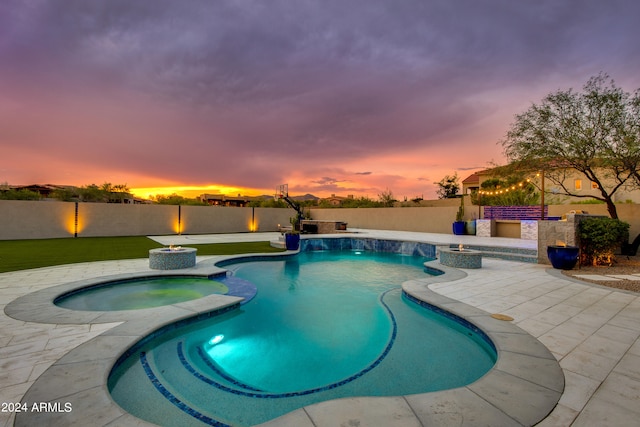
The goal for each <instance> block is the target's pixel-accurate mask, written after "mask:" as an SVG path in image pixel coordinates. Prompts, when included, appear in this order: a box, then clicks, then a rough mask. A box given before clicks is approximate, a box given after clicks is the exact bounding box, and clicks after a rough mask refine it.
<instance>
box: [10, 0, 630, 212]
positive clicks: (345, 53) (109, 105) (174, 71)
mask: <svg viewBox="0 0 640 427" xmlns="http://www.w3.org/2000/svg"><path fill="white" fill-rule="evenodd" d="M638 17H640V2H639V1H637V0H626V1H625V0H609V1H602V0H593V1H592V0H566V1H558V0H550V1H544V0H537V1H533V0H531V1H512V0H484V1H482V0H481V1H479V0H437V1H433V0H388V1H383V0H322V1H321V0H316V1H311V0H289V1H280V0H268V1H266V0H261V1H257V0H255V1H252V0H228V1H227V0H202V1H197V0H184V1H164V0H136V1H132V0H122V1H121V0H109V1H93V0H92V1H84V0H75V1H71V0H69V1H65V0H42V1H40V0H1V1H0V183H5V182H6V183H9V184H14V185H27V184H36V183H37V184H46V183H50V184H69V185H88V184H92V183H95V184H97V185H100V184H102V183H104V182H110V183H112V184H127V185H128V186H129V188H130V189H132V190H134V193H136V194H137V195H140V196H142V197H147V196H148V195H149V194H170V193H172V192H180V193H182V194H183V195H186V196H189V197H192V196H195V195H197V194H200V193H204V192H208V193H217V192H223V193H227V194H236V193H242V194H247V195H258V194H273V193H274V189H275V186H276V185H278V184H282V183H288V184H289V191H290V194H292V195H298V194H304V193H312V194H315V195H316V196H328V195H330V194H336V195H342V196H346V195H348V194H353V195H355V196H368V197H370V198H373V199H377V196H378V194H380V193H381V192H383V191H386V190H390V191H391V192H392V193H393V195H394V196H395V197H396V198H397V199H399V200H402V199H404V197H407V198H409V199H411V198H414V197H416V196H424V198H427V199H429V198H435V197H436V195H435V190H436V186H435V185H434V184H433V183H434V182H436V181H440V180H441V179H442V178H443V177H444V176H445V175H452V174H453V173H455V172H457V173H458V175H459V176H460V178H461V179H463V178H465V177H466V176H468V175H469V174H471V173H473V172H474V171H477V170H479V169H484V168H486V167H488V166H489V164H490V163H491V162H495V163H504V159H503V157H502V146H501V145H499V144H498V142H499V141H500V140H501V139H502V138H503V137H504V135H505V134H506V132H507V130H508V128H509V125H510V124H511V123H512V122H513V119H514V115H515V114H517V113H522V112H523V111H525V110H526V109H527V108H528V107H529V106H530V105H531V104H532V103H538V102H540V101H541V99H542V98H543V97H544V96H545V95H547V94H548V93H551V92H554V91H556V90H558V89H563V90H564V89H569V88H574V89H576V90H581V88H582V86H583V85H584V83H586V81H587V80H588V79H589V78H590V77H591V76H595V75H597V74H598V73H600V72H605V73H607V74H609V75H610V77H611V78H613V79H614V80H615V82H616V84H617V85H618V86H620V87H622V88H623V89H624V90H626V91H628V92H632V91H634V90H635V89H637V88H640V25H639V24H638ZM161 187H163V188H161ZM185 189H191V192H185V191H183V190H185Z"/></svg>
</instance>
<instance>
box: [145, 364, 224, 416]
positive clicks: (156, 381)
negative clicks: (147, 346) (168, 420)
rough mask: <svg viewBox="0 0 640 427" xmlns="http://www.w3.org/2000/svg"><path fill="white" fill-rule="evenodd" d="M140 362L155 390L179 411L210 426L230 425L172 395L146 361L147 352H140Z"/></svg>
mask: <svg viewBox="0 0 640 427" xmlns="http://www.w3.org/2000/svg"><path fill="white" fill-rule="evenodd" d="M140 363H141V364H142V367H143V368H144V372H145V373H146V374H147V377H148V378H149V380H150V381H151V383H152V384H153V386H154V387H155V388H156V390H158V391H159V392H160V394H162V395H163V396H164V397H165V399H167V400H168V401H169V402H171V403H172V404H173V405H175V406H176V407H178V408H179V409H180V410H181V411H183V412H184V413H186V414H189V415H191V416H192V417H193V418H196V419H197V420H199V421H202V422H203V423H205V424H207V425H210V426H215V427H231V426H230V425H229V424H225V423H222V422H220V421H218V420H214V419H213V418H211V417H208V416H206V415H204V414H203V413H201V412H198V411H196V410H195V409H193V408H191V407H189V406H188V405H187V404H186V403H184V402H183V401H181V400H180V399H178V398H177V397H176V396H174V395H173V393H171V392H170V391H169V390H167V389H166V388H165V386H163V385H162V383H161V382H160V380H159V379H158V377H157V376H156V374H155V373H154V372H153V370H152V369H151V366H149V362H148V361H147V354H146V353H145V352H141V353H140Z"/></svg>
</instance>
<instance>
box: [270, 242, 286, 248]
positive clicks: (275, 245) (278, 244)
mask: <svg viewBox="0 0 640 427" xmlns="http://www.w3.org/2000/svg"><path fill="white" fill-rule="evenodd" d="M269 246H271V247H272V248H278V249H284V248H285V243H284V240H271V241H270V242H269Z"/></svg>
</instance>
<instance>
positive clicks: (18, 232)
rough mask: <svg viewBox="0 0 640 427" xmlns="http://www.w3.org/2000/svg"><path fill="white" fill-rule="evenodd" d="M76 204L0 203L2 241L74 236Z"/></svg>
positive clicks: (0, 237) (2, 201)
mask: <svg viewBox="0 0 640 427" xmlns="http://www.w3.org/2000/svg"><path fill="white" fill-rule="evenodd" d="M74 212H75V204H74V203H65V202H34V201H23V200H0V239H1V240H21V239H53V238H58V237H70V236H71V237H72V236H73V224H74Z"/></svg>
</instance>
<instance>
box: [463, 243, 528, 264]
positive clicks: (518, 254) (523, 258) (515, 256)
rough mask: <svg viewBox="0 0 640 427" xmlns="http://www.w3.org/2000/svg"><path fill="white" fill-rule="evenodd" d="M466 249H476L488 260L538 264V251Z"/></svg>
mask: <svg viewBox="0 0 640 427" xmlns="http://www.w3.org/2000/svg"><path fill="white" fill-rule="evenodd" d="M450 247H451V248H457V247H458V245H450ZM464 247H465V249H474V250H476V251H480V252H482V256H484V257H486V258H498V259H503V260H506V261H518V262H529V263H533V264H537V263H538V251H537V250H536V249H527V248H506V247H500V246H479V245H464Z"/></svg>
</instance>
